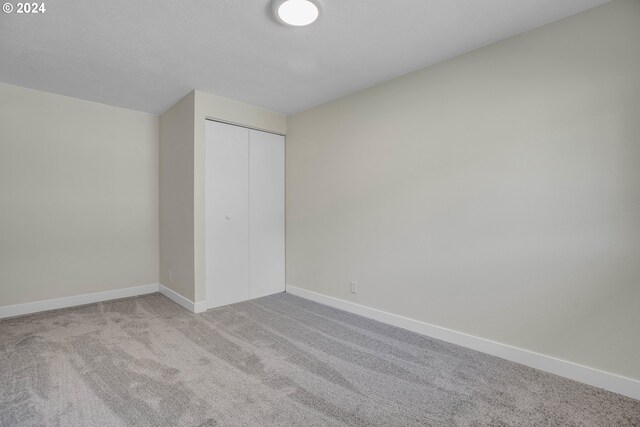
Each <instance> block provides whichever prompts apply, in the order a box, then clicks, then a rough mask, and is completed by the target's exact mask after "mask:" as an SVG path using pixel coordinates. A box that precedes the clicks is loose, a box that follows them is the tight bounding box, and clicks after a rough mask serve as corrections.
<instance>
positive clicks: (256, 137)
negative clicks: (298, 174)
mask: <svg viewBox="0 0 640 427" xmlns="http://www.w3.org/2000/svg"><path fill="white" fill-rule="evenodd" d="M249 141H250V142H249V259H250V262H249V265H250V270H251V276H250V282H251V286H250V289H251V291H250V293H251V298H258V297H261V296H265V295H270V294H275V293H278V292H283V291H284V289H285V283H284V271H285V270H284V137H283V136H280V135H274V134H270V133H266V132H260V131H256V130H251V131H250V137H249Z"/></svg>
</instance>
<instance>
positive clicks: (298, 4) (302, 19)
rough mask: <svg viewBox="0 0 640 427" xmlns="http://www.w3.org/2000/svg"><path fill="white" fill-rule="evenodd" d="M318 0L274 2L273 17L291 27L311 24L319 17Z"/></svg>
mask: <svg viewBox="0 0 640 427" xmlns="http://www.w3.org/2000/svg"><path fill="white" fill-rule="evenodd" d="M320 10H321V6H320V3H319V2H318V0H274V1H273V15H274V16H275V17H276V19H277V20H278V22H280V23H281V24H284V25H288V26H291V27H304V26H305V25H309V24H313V23H314V22H315V21H316V20H317V19H318V17H319V16H320Z"/></svg>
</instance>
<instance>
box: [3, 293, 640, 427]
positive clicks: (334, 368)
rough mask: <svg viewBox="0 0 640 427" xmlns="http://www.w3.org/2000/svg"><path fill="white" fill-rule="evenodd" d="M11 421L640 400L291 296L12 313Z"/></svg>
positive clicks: (424, 416)
mask: <svg viewBox="0 0 640 427" xmlns="http://www.w3.org/2000/svg"><path fill="white" fill-rule="evenodd" d="M0 425H2V426H21V425H29V426H31V425H54V426H58V425H60V426H107V425H137V426H145V425H149V426H180V425H185V426H199V425H206V426H212V425H221V426H232V425H256V426H266V425H301V426H305V427H306V426H313V425H387V426H392V425H393V426H409V425H536V426H540V425H554V426H555V425H593V426H612V425H636V426H637V425H640V402H639V401H635V400H632V399H628V398H625V397H622V396H619V395H616V394H613V393H609V392H606V391H603V390H599V389H596V388H593V387H589V386H586V385H582V384H579V383H576V382H573V381H570V380H565V379H562V378H559V377H556V376H553V375H549V374H545V373H543V372H540V371H536V370H534V369H530V368H526V367H524V366H520V365H517V364H514V363H511V362H507V361H504V360H501V359H498V358H495V357H492V356H488V355H484V354H481V353H477V352H474V351H471V350H467V349H464V348H461V347H457V346H455V345H451V344H447V343H443V342H440V341H437V340H432V339H429V338H425V337H423V336H420V335H417V334H414V333H411V332H408V331H405V330H402V329H398V328H394V327H391V326H386V325H384V324H381V323H377V322H375V321H372V320H368V319H365V318H362V317H358V316H354V315H351V314H348V313H345V312H342V311H339V310H335V309H332V308H329V307H326V306H322V305H319V304H316V303H313V302H309V301H306V300H303V299H300V298H297V297H294V296H292V295H288V294H279V295H275V296H271V297H266V298H262V299H259V300H254V301H252V302H245V303H241V304H236V305H233V306H228V307H224V308H220V309H216V310H211V311H209V312H207V313H205V314H201V315H194V314H191V313H189V312H187V311H185V310H184V309H182V308H181V307H179V306H178V305H176V304H174V303H173V302H171V301H170V300H168V299H166V298H165V297H164V296H162V295H159V294H153V295H148V296H144V297H137V298H129V299H123V300H118V301H112V302H108V303H100V304H93V305H88V306H83V307H76V308H71V309H65V310H57V311H53V312H48V313H42V314H35V315H30V316H25V317H20V318H14V319H6V320H4V321H0Z"/></svg>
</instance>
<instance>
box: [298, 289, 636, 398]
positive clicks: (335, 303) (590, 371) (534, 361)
mask: <svg viewBox="0 0 640 427" xmlns="http://www.w3.org/2000/svg"><path fill="white" fill-rule="evenodd" d="M287 292H288V293H290V294H292V295H296V296H299V297H301V298H305V299H308V300H311V301H315V302H317V303H320V304H324V305H328V306H331V307H334V308H338V309H340V310H344V311H348V312H350V313H354V314H358V315H360V316H364V317H368V318H370V319H374V320H377V321H379V322H383V323H387V324H389V325H393V326H397V327H400V328H403V329H407V330H409V331H412V332H416V333H418V334H421V335H426V336H428V337H431V338H435V339H439V340H442V341H446V342H449V343H452V344H457V345H459V346H462V347H466V348H470V349H472V350H476V351H480V352H483V353H487V354H490V355H493V356H497V357H500V358H502V359H506V360H509V361H512V362H516V363H520V364H522V365H526V366H529V367H532V368H536V369H539V370H541V371H545V372H549V373H552V374H555V375H558V376H561V377H565V378H569V379H572V380H574V381H578V382H581V383H585V384H589V385H592V386H594V387H598V388H602V389H605V390H609V391H612V392H614V393H619V394H622V395H625V396H628V397H631V398H633V399H638V400H640V381H638V380H635V379H632V378H627V377H623V376H620V375H617V374H612V373H610V372H605V371H601V370H599V369H594V368H590V367H588V366H584V365H580V364H577V363H573V362H569V361H566V360H562V359H558V358H555V357H552V356H547V355H544V354H540V353H536V352H533V351H530V350H525V349H523V348H519V347H514V346H510V345H507V344H502V343H499V342H496V341H491V340H487V339H484V338H479V337H476V336H473V335H469V334H465V333H463V332H458V331H454V330H451V329H447V328H443V327H440V326H435V325H431V324H429V323H425V322H421V321H419V320H414V319H410V318H408V317H404V316H399V315H397V314H392V313H388V312H386V311H382V310H378V309H375V308H371V307H367V306H364V305H360V304H356V303H353V302H350V301H345V300H342V299H339V298H334V297H330V296H327V295H323V294H319V293H317V292H313V291H309V290H306V289H302V288H298V287H295V286H289V285H287Z"/></svg>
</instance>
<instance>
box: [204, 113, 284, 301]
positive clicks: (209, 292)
mask: <svg viewBox="0 0 640 427" xmlns="http://www.w3.org/2000/svg"><path fill="white" fill-rule="evenodd" d="M208 122H214V123H220V124H223V125H230V126H237V127H240V128H243V129H247V130H248V131H249V133H250V132H251V131H259V132H265V133H268V134H273V135H278V136H281V137H282V144H283V152H284V159H283V168H284V170H283V181H284V182H283V188H282V191H283V193H284V197H283V207H282V210H283V218H282V220H283V223H284V230H283V233H282V238H283V242H284V245H283V269H284V271H283V282H284V283H283V289H282V291H285V290H286V283H287V280H286V271H287V269H286V241H287V239H286V194H287V189H286V182H287V180H286V164H287V160H286V144H287V137H286V135H285V134H282V133H278V132H273V131H270V130H266V129H261V128H257V127H252V126H246V125H243V124H241V123H236V122H230V121H226V120H221V119H217V118H214V117H209V116H207V117H205V266H206V265H207V263H208V262H209V261H208V256H207V253H210V248H209V247H208V246H209V245H208V243H207V236H208V233H209V231H210V230H209V227H210V226H211V224H210V223H209V218H208V217H207V216H208V210H209V208H208V206H209V203H210V201H208V200H206V199H207V195H208V185H207V180H208V177H209V175H208V174H209V172H208V171H207V169H208V168H207V159H208V156H207V146H208V138H207V130H206V128H207V123H208ZM250 144H251V141H250V140H249V142H248V145H249V150H250ZM249 156H250V152H249ZM249 156H248V157H249ZM248 157H247V167H249V165H250V159H249V158H248ZM249 173H250V171H249ZM248 180H249V182H250V177H248ZM247 190H248V191H247V197H248V196H249V194H250V189H247ZM249 203H251V201H249ZM250 209H251V207H249V215H250ZM249 227H250V221H247V229H249ZM249 239H250V236H249ZM247 246H248V250H250V248H249V246H250V242H247ZM250 256H251V254H250V253H249V257H250ZM250 270H251V265H249V271H250ZM210 279H211V277H209V272H208V271H207V269H206V268H205V301H206V307H207V309H210V308H214V307H220V306H221V305H225V304H220V303H218V302H216V301H215V295H213V294H212V286H211V284H210ZM249 280H251V278H250V277H249ZM250 286H251V283H249V287H250ZM250 293H251V292H250V289H249V294H250ZM250 298H252V297H251V296H250Z"/></svg>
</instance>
